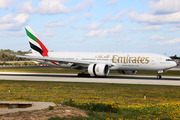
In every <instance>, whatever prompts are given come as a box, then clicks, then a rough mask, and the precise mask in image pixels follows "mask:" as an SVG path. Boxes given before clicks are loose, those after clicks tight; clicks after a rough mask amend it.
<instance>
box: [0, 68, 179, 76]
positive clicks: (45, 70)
mask: <svg viewBox="0 0 180 120" xmlns="http://www.w3.org/2000/svg"><path fill="white" fill-rule="evenodd" d="M0 72H28V73H71V74H78V73H80V72H81V71H80V70H75V69H63V68H41V67H39V68H23V67H22V68H21V67H19V68H14V67H0ZM109 74H110V75H120V73H118V72H117V71H110V73H109ZM157 74H158V73H157V71H138V72H137V73H136V74H135V75H153V76H157ZM163 76H180V71H177V70H169V71H167V72H165V73H163Z"/></svg>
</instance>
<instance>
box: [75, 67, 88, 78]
mask: <svg viewBox="0 0 180 120" xmlns="http://www.w3.org/2000/svg"><path fill="white" fill-rule="evenodd" d="M86 71H87V69H86V68H83V69H82V73H79V74H78V77H90V74H87V73H86Z"/></svg>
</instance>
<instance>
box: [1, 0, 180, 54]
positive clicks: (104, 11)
mask: <svg viewBox="0 0 180 120" xmlns="http://www.w3.org/2000/svg"><path fill="white" fill-rule="evenodd" d="M179 6H180V0H0V49H11V50H13V51H18V50H21V51H29V50H30V46H29V42H28V39H27V36H26V33H25V29H24V27H25V26H30V27H31V28H32V29H33V31H34V32H35V33H36V35H37V36H38V37H39V38H40V40H41V41H42V42H43V43H44V45H45V46H46V47H47V48H48V50H49V51H56V52H65V51H67V52H138V53H157V54H161V55H166V56H173V55H177V56H180V7H179Z"/></svg>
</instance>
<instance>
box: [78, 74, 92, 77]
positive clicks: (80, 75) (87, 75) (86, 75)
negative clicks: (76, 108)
mask: <svg viewBox="0 0 180 120" xmlns="http://www.w3.org/2000/svg"><path fill="white" fill-rule="evenodd" d="M78 77H90V74H83V73H79V74H78Z"/></svg>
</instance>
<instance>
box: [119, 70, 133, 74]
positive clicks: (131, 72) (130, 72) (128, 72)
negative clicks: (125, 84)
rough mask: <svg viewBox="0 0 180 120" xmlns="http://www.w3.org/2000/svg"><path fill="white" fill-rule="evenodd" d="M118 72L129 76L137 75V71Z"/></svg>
mask: <svg viewBox="0 0 180 120" xmlns="http://www.w3.org/2000/svg"><path fill="white" fill-rule="evenodd" d="M118 72H119V73H122V74H129V75H133V74H136V73H137V71H132V70H118Z"/></svg>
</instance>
